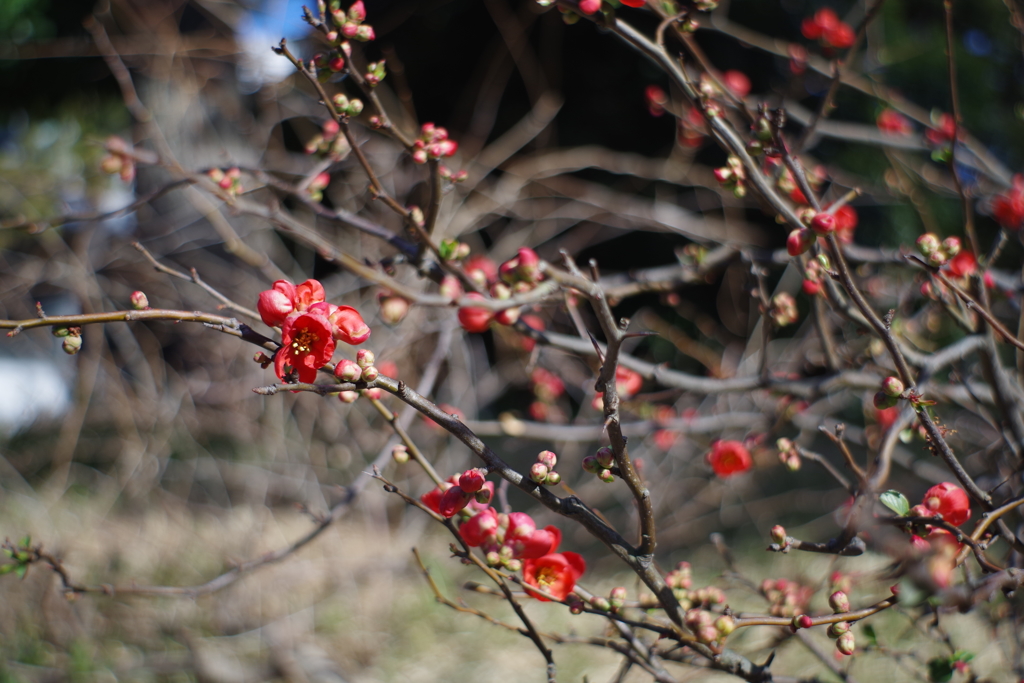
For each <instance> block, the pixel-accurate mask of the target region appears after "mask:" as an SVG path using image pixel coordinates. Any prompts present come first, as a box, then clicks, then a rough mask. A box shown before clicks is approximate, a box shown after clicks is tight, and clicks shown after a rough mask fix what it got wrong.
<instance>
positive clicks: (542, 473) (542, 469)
mask: <svg viewBox="0 0 1024 683" xmlns="http://www.w3.org/2000/svg"><path fill="white" fill-rule="evenodd" d="M547 478H548V468H547V467H546V466H545V465H544V463H540V462H535V463H533V466H532V467H530V479H531V480H532V481H535V482H537V483H538V484H543V483H544V480H545V479H547Z"/></svg>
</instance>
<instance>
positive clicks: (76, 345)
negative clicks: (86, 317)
mask: <svg viewBox="0 0 1024 683" xmlns="http://www.w3.org/2000/svg"><path fill="white" fill-rule="evenodd" d="M61 348H62V349H63V350H64V353H66V354H68V355H69V356H73V355H75V354H76V353H78V352H79V351H81V350H82V338H81V337H80V336H78V335H77V334H69V335H68V336H66V337H64V342H63V343H62V344H61Z"/></svg>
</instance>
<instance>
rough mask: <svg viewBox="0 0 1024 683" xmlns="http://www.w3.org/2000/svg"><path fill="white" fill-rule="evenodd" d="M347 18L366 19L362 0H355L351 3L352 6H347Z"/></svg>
mask: <svg viewBox="0 0 1024 683" xmlns="http://www.w3.org/2000/svg"><path fill="white" fill-rule="evenodd" d="M348 18H349V19H351V20H352V21H362V20H364V19H366V7H365V6H364V5H363V0H356V1H355V2H354V3H352V6H351V7H349V8H348Z"/></svg>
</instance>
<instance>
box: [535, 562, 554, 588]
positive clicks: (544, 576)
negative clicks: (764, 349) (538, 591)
mask: <svg viewBox="0 0 1024 683" xmlns="http://www.w3.org/2000/svg"><path fill="white" fill-rule="evenodd" d="M557 581H558V573H557V572H556V571H555V570H554V569H552V568H551V567H544V568H543V569H541V570H540V571H539V572H537V586H539V587H540V588H543V589H544V590H547V589H548V586H550V585H552V584H554V583H555V582H557Z"/></svg>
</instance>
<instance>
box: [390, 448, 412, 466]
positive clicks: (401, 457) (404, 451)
mask: <svg viewBox="0 0 1024 683" xmlns="http://www.w3.org/2000/svg"><path fill="white" fill-rule="evenodd" d="M391 457H392V458H394V460H395V462H397V463H398V464H399V465H404V464H405V463H407V462H409V449H408V448H406V447H405V444H404V443H397V444H395V447H394V448H392V449H391Z"/></svg>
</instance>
